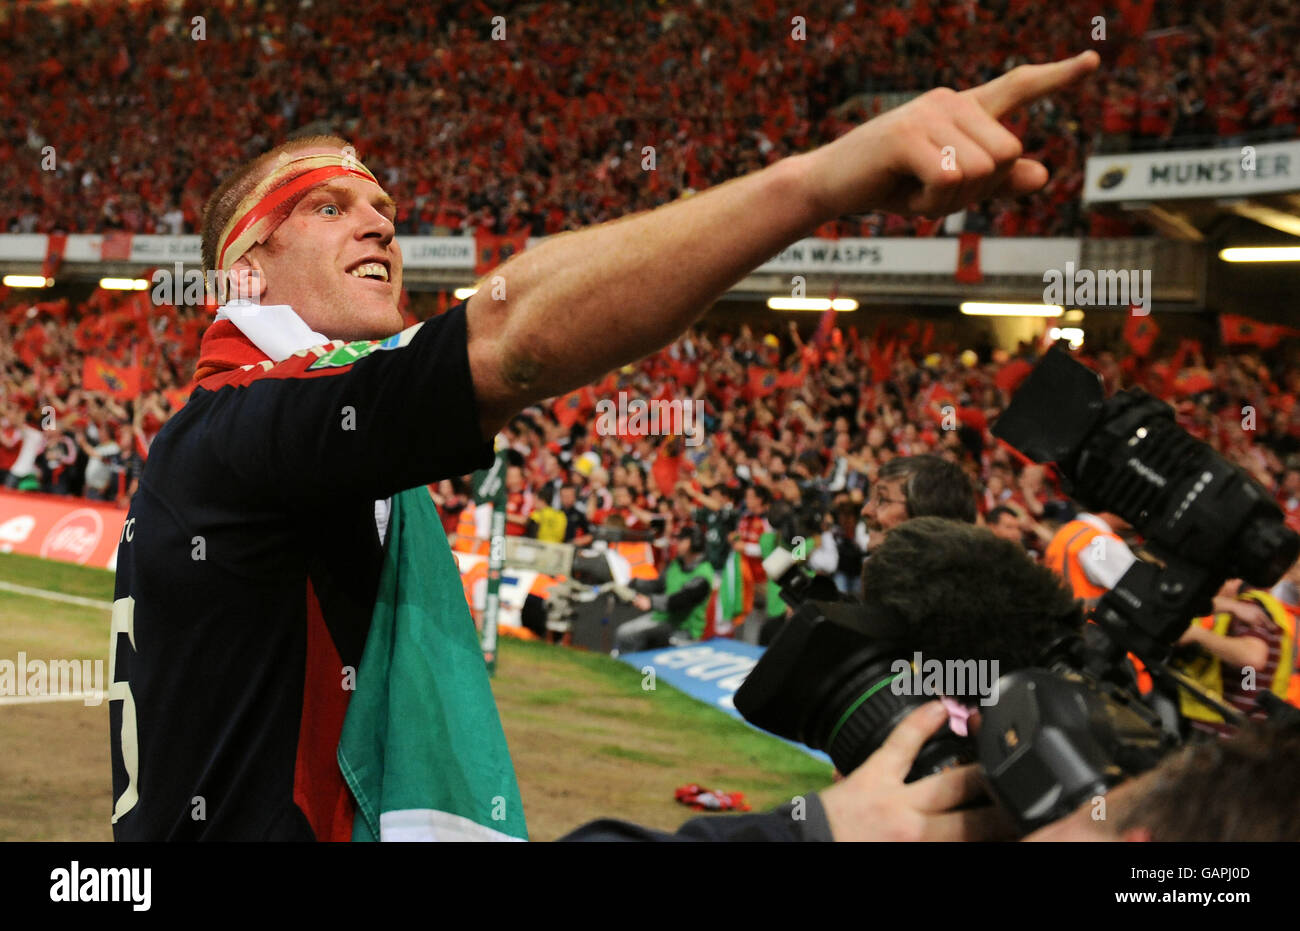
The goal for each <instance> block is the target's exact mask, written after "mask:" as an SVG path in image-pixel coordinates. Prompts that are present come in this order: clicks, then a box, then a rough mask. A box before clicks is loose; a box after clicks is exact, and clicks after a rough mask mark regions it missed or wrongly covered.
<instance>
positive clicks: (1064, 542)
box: [1043, 520, 1154, 695]
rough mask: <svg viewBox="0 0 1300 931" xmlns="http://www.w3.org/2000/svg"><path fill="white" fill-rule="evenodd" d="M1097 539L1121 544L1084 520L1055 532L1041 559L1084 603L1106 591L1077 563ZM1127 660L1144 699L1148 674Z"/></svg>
mask: <svg viewBox="0 0 1300 931" xmlns="http://www.w3.org/2000/svg"><path fill="white" fill-rule="evenodd" d="M1097 537H1108V538H1110V539H1112V540H1116V541H1119V542H1121V543H1122V542H1123V540H1121V539H1120V537H1119V534H1116V533H1107V532H1105V531H1101V530H1098V529H1097V528H1096V527H1094V526H1093V525H1092V524H1090V523H1088V522H1087V521H1086V520H1072V521H1070V522H1069V523H1068V524H1065V525H1064V526H1063V527H1061V529H1060V530H1058V531H1056V536H1054V537H1052V542H1051V543H1049V544H1047V552H1046V553H1045V554H1044V555H1043V562H1044V563H1045V564H1046V565H1047V568H1049V569H1051V570H1052V571H1053V572H1055V573H1056V574H1057V575H1059V576H1060V577H1061V578H1063V579H1064V580H1065V584H1066V586H1067V587H1068V588H1069V589H1070V591H1071V592H1073V593H1074V597H1075V598H1082V599H1083V600H1085V601H1095V600H1096V599H1098V598H1100V597H1101V596H1102V595H1104V594H1106V591H1107V589H1105V588H1103V587H1102V586H1100V585H1097V584H1096V583H1095V582H1093V581H1092V580H1091V579H1089V578H1088V574H1087V573H1086V572H1084V571H1083V564H1082V563H1081V562H1079V554H1080V553H1082V552H1083V550H1084V547H1087V546H1091V545H1092V541H1093V540H1095V539H1096V538H1097ZM1128 658H1129V661H1130V662H1132V663H1133V668H1134V669H1135V670H1137V680H1138V690H1139V691H1141V693H1142V694H1143V695H1146V694H1147V693H1148V692H1150V691H1151V689H1152V688H1153V687H1154V684H1153V683H1152V681H1151V673H1149V672H1147V669H1146V666H1144V665H1143V664H1142V661H1141V660H1140V659H1138V658H1137V657H1136V656H1134V655H1133V654H1132V653H1130V654H1129V655H1128Z"/></svg>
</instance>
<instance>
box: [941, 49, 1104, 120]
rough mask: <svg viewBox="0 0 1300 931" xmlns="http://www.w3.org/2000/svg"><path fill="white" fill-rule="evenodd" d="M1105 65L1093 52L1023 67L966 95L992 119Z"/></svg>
mask: <svg viewBox="0 0 1300 931" xmlns="http://www.w3.org/2000/svg"><path fill="white" fill-rule="evenodd" d="M1100 63H1101V56H1100V55H1098V54H1097V53H1096V52H1095V51H1093V50H1092V49H1088V51H1086V52H1080V53H1079V54H1078V55H1075V56H1074V57H1073V58H1063V59H1061V60H1060V61H1054V62H1051V63H1050V64H1045V65H1019V66H1018V67H1015V68H1012V69H1011V70H1010V71H1008V72H1007V73H1006V74H1004V75H1001V76H999V77H996V78H994V79H993V80H992V81H989V82H988V83H987V84H981V85H980V86H979V87H972V88H971V89H970V90H967V91H962V93H964V94H970V95H971V96H972V97H973V98H975V102H976V103H978V104H979V105H980V106H981V107H983V108H984V109H985V110H986V111H987V112H988V113H990V114H991V115H992V116H995V117H1000V116H1002V115H1003V114H1004V113H1007V112H1008V111H1010V110H1013V109H1015V108H1016V107H1019V106H1022V105H1024V104H1027V103H1029V102H1030V101H1031V100H1034V99H1036V98H1038V97H1042V96H1043V95H1044V94H1050V93H1051V92H1052V91H1055V90H1059V89H1061V88H1062V87H1067V86H1069V85H1070V84H1073V83H1074V82H1075V81H1077V80H1079V78H1081V77H1083V76H1084V75H1085V74H1088V73H1090V72H1091V71H1093V70H1094V69H1095V68H1096V67H1097V66H1098V65H1099V64H1100Z"/></svg>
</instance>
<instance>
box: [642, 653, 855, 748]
mask: <svg viewBox="0 0 1300 931" xmlns="http://www.w3.org/2000/svg"><path fill="white" fill-rule="evenodd" d="M763 653H764V649H763V647H760V646H756V645H754V644H752V643H742V642H739V641H736V640H727V639H724V638H718V639H714V640H706V641H704V642H703V643H693V644H690V645H689V646H684V647H667V648H665V649H662V650H643V651H641V652H640V653H624V654H623V655H621V656H619V659H620V660H622V661H623V662H625V663H627V664H628V665H629V666H634V667H636V669H637V671H638V672H640V673H641V675H642V677H643V679H644V680H645V681H649V677H650V674H651V673H650V670H653V674H654V680H653V681H654V683H655V685H656V687H657V686H658V683H660V682H666V683H668V684H669V685H671V686H673V687H674V688H676V689H679V690H680V691H683V692H685V693H686V694H687V695H689V696H691V698H694V699H696V700H697V701H702V702H704V703H705V704H706V705H710V706H712V707H714V708H718V709H720V710H722V711H725V712H726V713H727V714H729V715H731V716H732V717H733V718H736V719H737V720H740V721H745V719H744V718H742V717H741V716H740V712H739V711H737V710H736V705H735V703H734V701H733V698H734V697H735V695H736V689H738V688H740V684H741V683H742V682H744V681H745V677H746V676H747V675H749V671H750V670H751V669H753V668H754V667H755V666H756V665H758V661H759V659H760V658H761V657H762V655H763ZM745 723H746V724H749V722H748V721H745ZM749 726H750V727H753V725H752V724H750V725H749ZM754 729H755V730H759V728H754ZM761 733H764V734H767V731H761ZM768 736H769V737H773V738H774V739H776V740H784V738H781V737H776V736H775V735H773V734H768ZM784 742H785V743H788V744H789V745H790V746H792V747H795V748H797V749H799V750H802V751H803V752H804V753H806V754H808V755H809V756H811V757H814V758H815V759H818V760H821V761H823V762H825V763H826V764H828V765H829V764H830V762H831V758H830V757H829V756H827V755H826V754H825V753H821V752H819V751H817V750H810V749H808V748H807V747H805V746H804V745H803V744H801V743H795V742H794V741H791V740H784Z"/></svg>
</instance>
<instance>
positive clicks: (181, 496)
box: [109, 304, 493, 840]
mask: <svg viewBox="0 0 1300 931" xmlns="http://www.w3.org/2000/svg"><path fill="white" fill-rule="evenodd" d="M250 360H263V361H250ZM205 372H213V374H207V375H205ZM199 374H200V377H201V380H200V381H199V382H198V384H197V386H196V388H195V390H194V392H193V394H192V395H191V397H190V400H189V402H188V403H187V404H186V405H185V406H184V407H183V408H182V409H181V410H180V411H179V412H178V413H177V414H176V415H175V416H174V417H172V419H171V420H170V421H168V423H167V425H166V426H165V427H164V428H163V429H162V431H161V432H160V433H159V434H158V436H157V437H156V438H155V439H154V441H153V445H152V447H151V448H150V451H149V459H148V463H147V464H146V466H145V469H144V473H143V475H142V476H141V478H140V485H139V490H138V491H137V492H136V494H135V496H134V498H133V499H132V502H131V510H130V513H129V515H128V517H127V521H126V525H125V527H124V529H123V534H122V540H121V544H120V546H119V549H118V557H117V584H116V588H115V592H114V608H113V635H112V650H111V661H110V663H111V669H112V677H113V683H112V686H111V690H110V704H109V715H110V722H111V734H112V736H111V742H112V767H113V801H114V812H113V835H114V837H115V838H116V839H117V840H162V839H176V840H196V839H244V840H311V839H321V840H325V839H343V840H345V839H348V838H349V837H350V835H351V824H352V799H351V795H350V793H349V792H348V790H347V788H346V785H345V784H344V782H343V779H342V776H341V774H340V773H339V768H338V763H337V759H336V753H337V749H338V737H339V732H340V730H341V728H342V724H343V715H344V712H345V711H346V710H347V701H348V697H349V696H350V694H351V692H350V688H351V686H352V678H353V677H355V670H356V669H357V667H358V666H359V665H360V660H361V650H362V647H363V645H364V643H365V639H366V634H367V632H368V630H369V626H370V618H371V615H372V613H373V610H374V598H375V592H376V588H377V586H378V582H379V573H380V568H381V565H382V558H383V549H382V544H381V542H380V534H379V532H378V529H377V527H376V517H375V510H376V509H375V502H376V500H382V499H384V498H386V497H388V496H390V495H392V494H393V493H395V492H397V491H401V490H403V489H406V488H414V487H417V486H420V485H423V484H427V483H430V482H433V481H437V480H440V479H443V478H448V477H451V476H457V475H463V474H466V473H468V472H472V471H474V470H475V469H479V468H486V467H488V466H490V465H491V463H492V461H493V452H492V444H491V442H490V439H487V440H485V439H484V437H483V436H482V431H481V428H480V426H479V418H478V408H477V404H476V402H475V398H474V389H473V384H472V381H471V379H470V371H469V360H468V356H467V352H466V323H465V308H464V305H463V304H459V305H457V306H456V307H453V308H452V309H451V310H449V311H448V312H447V313H446V314H444V315H442V316H440V317H436V318H433V319H431V320H428V321H426V322H425V323H423V324H418V325H416V326H413V327H411V328H409V329H407V330H404V331H402V332H401V333H399V334H397V335H395V336H393V337H390V338H389V339H386V340H381V341H363V342H354V343H349V344H344V343H341V342H338V341H335V342H333V343H330V344H326V345H324V346H320V347H316V348H314V349H311V350H307V351H303V352H299V353H297V354H296V355H294V356H291V357H290V358H288V359H286V360H284V361H283V362H280V363H278V364H272V363H271V362H270V361H269V360H266V359H265V356H264V355H263V354H262V353H260V352H259V351H258V350H256V348H254V347H253V345H252V344H251V343H250V342H249V341H248V340H247V339H246V338H245V337H244V336H243V335H242V334H241V333H240V332H239V331H238V329H236V328H235V326H234V324H232V323H230V322H229V321H219V322H217V323H215V324H213V326H212V327H211V328H210V329H209V330H208V332H207V334H205V336H204V340H203V349H202V352H201V358H200V372H199Z"/></svg>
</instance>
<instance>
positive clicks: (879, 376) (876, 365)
mask: <svg viewBox="0 0 1300 931" xmlns="http://www.w3.org/2000/svg"><path fill="white" fill-rule="evenodd" d="M897 351H898V340H896V339H891V340H890V341H889V342H888V344H886V345H884V346H882V345H880V343H879V342H877V343H875V345H874V346H872V349H871V383H872V384H873V385H875V384H879V383H880V382H882V381H889V373H890V371H891V370H892V369H893V367H894V354H895V353H896V352H897Z"/></svg>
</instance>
